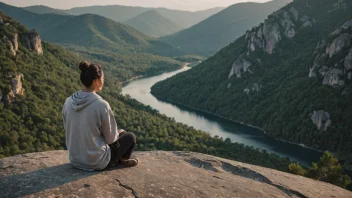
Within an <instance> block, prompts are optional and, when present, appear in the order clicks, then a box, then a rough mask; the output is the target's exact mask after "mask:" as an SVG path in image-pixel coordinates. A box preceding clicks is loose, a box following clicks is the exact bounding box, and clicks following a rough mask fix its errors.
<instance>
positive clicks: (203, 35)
mask: <svg viewBox="0 0 352 198" xmlns="http://www.w3.org/2000/svg"><path fill="white" fill-rule="evenodd" d="M289 2H291V0H273V1H270V2H267V3H251V2H248V3H238V4H234V5H232V6H230V7H228V8H226V9H224V10H222V11H221V12H219V13H217V14H215V15H213V16H211V17H209V18H207V19H206V20H204V21H202V22H200V23H198V24H196V25H194V26H192V27H190V28H188V29H185V30H182V31H180V32H178V33H175V34H173V35H169V36H166V37H163V38H161V40H162V41H165V42H167V43H170V44H172V45H174V46H175V47H177V48H179V49H181V50H183V51H185V52H188V53H192V54H201V55H205V56H209V55H213V54H214V53H216V52H217V51H219V50H220V49H221V48H223V47H225V46H226V45H228V44H229V43H230V42H231V41H234V40H235V39H237V38H238V37H240V36H241V35H243V34H244V33H245V31H246V30H248V29H250V28H252V27H253V26H255V25H258V24H259V23H260V22H262V21H263V19H265V18H266V17H267V16H268V15H269V14H271V13H273V12H274V11H276V10H278V9H279V8H281V7H283V6H284V5H286V4H287V3H289Z"/></svg>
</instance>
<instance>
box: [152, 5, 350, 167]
mask: <svg viewBox="0 0 352 198" xmlns="http://www.w3.org/2000/svg"><path fill="white" fill-rule="evenodd" d="M318 8H319V9H318ZM351 19H352V2H351V1H348V0H321V1H313V0H311V1H307V0H296V1H294V2H293V3H291V4H289V5H288V6H285V7H284V8H283V9H281V10H279V11H277V12H275V13H274V14H272V15H270V16H269V17H268V19H266V20H265V22H264V23H262V24H260V25H259V26H256V27H254V28H252V29H251V30H250V31H247V33H246V35H244V36H242V37H240V38H239V39H237V40H236V41H235V42H233V43H232V44H230V45H228V46H227V47H225V48H223V49H222V50H221V51H220V52H218V53H217V54H215V55H214V56H213V57H211V58H209V59H208V60H206V61H204V62H203V63H201V64H200V65H198V66H197V67H195V68H193V69H191V70H190V71H187V72H185V73H182V74H179V75H177V76H174V77H172V78H170V79H167V80H165V81H164V82H160V83H158V84H156V85H155V86H154V87H153V88H152V93H153V94H154V95H156V96H157V97H159V98H161V99H164V100H168V101H173V102H176V103H181V104H183V105H188V106H191V107H193V108H197V109H201V110H204V111H208V112H211V113H214V114H216V115H219V116H223V117H226V118H228V119H231V120H236V121H238V122H244V123H246V124H251V125H255V126H258V127H261V128H263V129H264V130H265V131H266V132H267V133H268V134H269V135H271V136H272V137H275V138H278V139H283V140H286V141H290V142H295V143H298V144H304V145H306V146H309V147H311V148H316V149H320V150H329V151H333V152H335V153H336V154H337V155H338V157H339V158H340V159H346V160H347V162H346V164H345V165H346V166H349V167H351V165H352V164H351V162H352V155H351V153H352V144H351V141H352V133H351V129H352V122H351V120H350V119H351V118H352V83H351V80H352V71H351V69H352V63H351V60H352V51H351V50H352V40H351V38H352V20H351Z"/></svg>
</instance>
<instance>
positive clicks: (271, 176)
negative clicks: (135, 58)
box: [0, 151, 352, 198]
mask: <svg viewBox="0 0 352 198" xmlns="http://www.w3.org/2000/svg"><path fill="white" fill-rule="evenodd" d="M135 156H136V157H137V158H138V159H139V165H138V166H136V167H133V168H123V167H117V168H113V169H109V170H106V171H99V172H98V171H97V172H85V171H81V170H78V169H75V168H73V167H72V166H71V165H70V164H69V163H68V156H67V151H51V152H45V153H31V154H24V155H18V156H14V157H9V158H4V159H0V192H1V195H2V196H4V197H231V198H232V197H263V198H264V197H270V198H271V197H351V196H352V193H351V192H349V191H347V190H344V189H342V188H339V187H337V186H333V185H331V184H328V183H323V182H318V181H315V180H312V179H308V178H304V177H301V176H296V175H291V174H288V173H284V172H280V171H276V170H272V169H268V168H263V167H258V166H253V165H249V164H244V163H240V162H235V161H231V160H226V159H222V158H218V157H214V156H209V155H203V154H198V153H188V152H164V151H153V152H137V153H136V154H135Z"/></svg>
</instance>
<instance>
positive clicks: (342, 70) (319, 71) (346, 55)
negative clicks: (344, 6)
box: [308, 19, 352, 87]
mask: <svg viewBox="0 0 352 198" xmlns="http://www.w3.org/2000/svg"><path fill="white" fill-rule="evenodd" d="M326 40H330V42H329V43H327V42H326ZM351 42H352V19H350V20H347V21H346V22H345V23H344V24H343V25H342V26H341V27H339V28H337V29H336V30H335V31H333V32H332V33H330V35H329V37H328V38H327V39H325V40H323V41H321V42H319V43H318V44H317V47H316V51H315V52H314V55H315V59H314V63H313V66H312V67H311V68H310V69H309V75H308V76H309V78H315V77H320V76H321V77H322V78H323V85H330V86H333V87H338V86H343V85H345V84H346V80H347V81H348V80H351V74H350V73H351V71H350V70H351V69H352V43H351ZM340 57H342V59H341V58H340Z"/></svg>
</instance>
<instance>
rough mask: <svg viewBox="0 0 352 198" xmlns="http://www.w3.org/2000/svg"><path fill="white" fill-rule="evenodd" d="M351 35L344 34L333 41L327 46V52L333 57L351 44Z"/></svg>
mask: <svg viewBox="0 0 352 198" xmlns="http://www.w3.org/2000/svg"><path fill="white" fill-rule="evenodd" d="M350 37H351V36H350V35H349V34H343V35H341V36H339V37H337V38H336V39H334V40H333V41H332V43H331V44H330V45H329V46H328V47H327V48H326V52H325V53H326V54H328V55H329V58H331V57H332V56H333V55H335V54H337V53H339V52H340V51H341V50H342V49H343V48H344V47H348V46H350Z"/></svg>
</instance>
